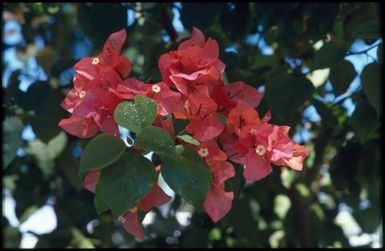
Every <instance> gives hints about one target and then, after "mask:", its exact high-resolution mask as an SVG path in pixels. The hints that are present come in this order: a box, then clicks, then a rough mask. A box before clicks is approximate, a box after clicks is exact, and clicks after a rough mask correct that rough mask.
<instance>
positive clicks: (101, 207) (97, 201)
mask: <svg viewBox="0 0 385 251" xmlns="http://www.w3.org/2000/svg"><path fill="white" fill-rule="evenodd" d="M94 206H95V209H96V212H97V213H98V214H101V213H102V212H104V211H107V210H108V209H110V208H109V207H108V204H107V203H106V202H105V201H104V199H103V196H102V192H101V191H100V186H99V185H98V184H96V188H95V197H94Z"/></svg>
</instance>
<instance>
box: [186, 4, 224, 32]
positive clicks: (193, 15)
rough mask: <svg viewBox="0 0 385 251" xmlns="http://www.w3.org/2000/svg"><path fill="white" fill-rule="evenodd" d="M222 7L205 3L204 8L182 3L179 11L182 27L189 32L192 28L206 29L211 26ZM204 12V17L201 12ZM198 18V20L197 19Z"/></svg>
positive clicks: (198, 5) (221, 5)
mask: <svg viewBox="0 0 385 251" xmlns="http://www.w3.org/2000/svg"><path fill="white" fill-rule="evenodd" d="M222 7H223V4H221V3H209V2H207V3H205V4H204V6H203V7H202V5H200V4H196V3H187V2H184V3H182V9H181V11H180V16H181V20H182V22H183V26H184V27H185V28H186V29H187V30H191V29H192V27H193V26H195V27H197V28H199V29H207V28H208V27H210V26H211V25H212V24H213V21H214V19H215V17H216V16H217V15H218V13H219V11H220V10H221V8H222ZM203 10H204V15H201V14H202V11H203ZM198 16H199V18H197V17H198Z"/></svg>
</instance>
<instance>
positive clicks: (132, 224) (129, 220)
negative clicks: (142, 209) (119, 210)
mask: <svg viewBox="0 0 385 251" xmlns="http://www.w3.org/2000/svg"><path fill="white" fill-rule="evenodd" d="M119 221H120V222H121V223H122V224H123V228H124V230H126V231H127V233H129V234H131V235H133V236H135V237H136V238H138V239H139V240H143V239H144V232H143V228H142V224H141V223H140V221H139V217H138V212H137V211H136V210H135V212H132V211H128V212H127V213H125V214H124V215H123V216H121V217H119Z"/></svg>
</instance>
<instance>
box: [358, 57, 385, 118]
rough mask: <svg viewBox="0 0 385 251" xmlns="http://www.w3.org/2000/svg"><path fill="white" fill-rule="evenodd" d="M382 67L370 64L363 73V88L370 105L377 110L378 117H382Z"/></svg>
mask: <svg viewBox="0 0 385 251" xmlns="http://www.w3.org/2000/svg"><path fill="white" fill-rule="evenodd" d="M380 73H381V72H380V67H379V65H378V64H377V63H371V64H368V65H367V66H366V67H365V68H364V69H363V70H362V73H361V83H362V88H363V89H364V92H365V94H366V96H367V97H368V100H369V103H370V104H371V105H372V106H373V107H374V109H376V112H377V117H380V116H381V95H382V92H381V84H380Z"/></svg>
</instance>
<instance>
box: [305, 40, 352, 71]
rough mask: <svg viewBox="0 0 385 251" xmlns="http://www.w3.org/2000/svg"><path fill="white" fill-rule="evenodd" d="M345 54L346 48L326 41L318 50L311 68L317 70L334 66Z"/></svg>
mask: <svg viewBox="0 0 385 251" xmlns="http://www.w3.org/2000/svg"><path fill="white" fill-rule="evenodd" d="M344 55H345V50H343V49H342V48H340V47H339V46H338V45H337V44H336V43H334V42H329V43H326V44H324V45H323V46H322V47H321V49H319V50H318V51H316V53H315V56H314V61H313V64H312V67H311V69H312V70H316V69H323V68H331V67H334V66H336V65H337V64H338V63H339V62H340V61H341V60H343V58H344Z"/></svg>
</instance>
